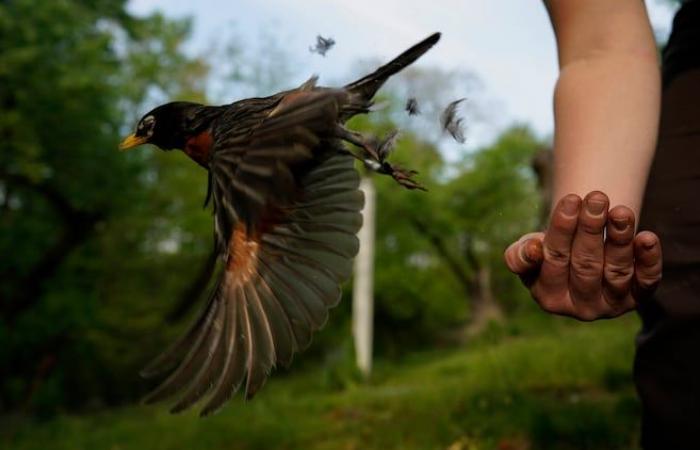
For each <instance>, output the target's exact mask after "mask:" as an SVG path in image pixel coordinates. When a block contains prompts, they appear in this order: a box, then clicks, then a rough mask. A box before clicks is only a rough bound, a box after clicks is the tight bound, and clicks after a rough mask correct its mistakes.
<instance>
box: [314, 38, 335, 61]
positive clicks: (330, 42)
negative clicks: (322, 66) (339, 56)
mask: <svg viewBox="0 0 700 450" xmlns="http://www.w3.org/2000/svg"><path fill="white" fill-rule="evenodd" d="M334 45H335V40H334V39H333V38H331V37H328V38H324V37H323V36H321V35H320V34H319V35H318V36H316V45H314V46H313V47H309V51H310V52H311V53H318V54H319V55H321V56H326V52H328V50H330V49H331V48H333V46H334Z"/></svg>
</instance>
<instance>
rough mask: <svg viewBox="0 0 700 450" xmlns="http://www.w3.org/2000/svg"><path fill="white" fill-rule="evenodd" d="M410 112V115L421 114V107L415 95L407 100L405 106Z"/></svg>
mask: <svg viewBox="0 0 700 450" xmlns="http://www.w3.org/2000/svg"><path fill="white" fill-rule="evenodd" d="M404 109H405V110H406V112H408V115H409V116H416V115H418V114H420V109H419V108H418V100H416V98H415V97H410V98H409V99H408V100H406V106H405V108H404Z"/></svg>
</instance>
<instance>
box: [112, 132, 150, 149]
mask: <svg viewBox="0 0 700 450" xmlns="http://www.w3.org/2000/svg"><path fill="white" fill-rule="evenodd" d="M147 140H148V138H147V137H145V136H136V135H135V134H130V135H129V136H127V137H126V139H124V140H123V141H122V142H121V144H119V150H121V151H125V150H129V149H131V148H134V147H138V146H139V145H143V144H145V143H146V141H147Z"/></svg>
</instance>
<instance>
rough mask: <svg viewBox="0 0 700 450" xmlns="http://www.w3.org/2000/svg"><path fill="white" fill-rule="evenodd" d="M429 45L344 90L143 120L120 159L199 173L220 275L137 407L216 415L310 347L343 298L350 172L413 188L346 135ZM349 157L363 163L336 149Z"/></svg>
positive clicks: (189, 106) (153, 367) (354, 220)
mask: <svg viewBox="0 0 700 450" xmlns="http://www.w3.org/2000/svg"><path fill="white" fill-rule="evenodd" d="M439 39H440V33H434V34H432V35H431V36H429V37H427V38H426V39H424V40H423V41H421V42H419V43H418V44H416V45H414V46H413V47H411V48H409V49H408V50H406V51H405V52H403V53H402V54H401V55H399V56H398V57H396V58H395V59H393V60H392V61H390V62H389V63H387V64H385V65H383V66H381V67H379V68H378V69H377V70H375V71H374V72H372V73H370V74H369V75H367V76H364V77H362V78H360V79H358V80H357V81H354V82H352V83H349V84H347V85H345V86H344V87H341V88H329V87H321V86H317V78H316V77H312V78H311V79H310V80H308V81H307V82H305V83H303V84H302V85H301V86H299V87H297V88H294V89H290V90H286V91H282V92H279V93H277V94H274V95H271V96H268V97H259V98H248V99H244V100H239V101H236V102H233V103H230V104H227V105H223V106H206V105H202V104H198V103H191V102H182V101H178V102H171V103H167V104H164V105H161V106H158V107H156V108H155V109H153V110H151V111H150V112H148V113H146V114H145V115H144V116H143V117H142V118H141V119H140V120H139V121H138V123H137V125H136V130H135V132H134V133H133V134H131V135H129V136H128V137H126V138H125V139H124V140H123V141H122V143H121V144H120V148H121V149H122V150H129V149H131V148H134V147H137V146H140V145H142V144H153V145H155V146H156V147H158V148H160V149H161V150H165V151H169V150H174V149H177V150H181V151H183V152H184V153H185V154H186V155H187V156H188V157H189V158H191V159H192V160H193V161H194V162H195V163H197V164H198V165H200V166H201V167H203V168H205V169H206V170H207V173H208V189H207V194H206V199H205V206H206V205H207V204H209V203H211V204H212V206H213V208H212V209H213V222H214V242H215V250H216V253H217V255H218V257H219V260H220V266H221V267H220V269H219V270H218V273H217V274H215V275H214V276H216V277H218V278H217V279H216V282H215V284H214V286H215V287H214V288H213V290H212V291H211V294H210V295H209V297H208V299H207V301H206V304H205V306H204V308H203V310H202V312H201V313H200V315H199V317H198V318H197V319H196V320H195V321H194V322H193V324H192V325H191V326H190V328H189V329H188V331H186V332H185V333H184V334H183V335H182V336H181V337H180V338H179V339H178V340H176V341H175V342H174V343H173V344H172V345H171V346H170V347H169V348H168V349H166V350H165V351H164V352H163V353H162V354H160V356H158V357H157V358H155V359H154V360H153V361H152V362H151V363H150V364H148V365H147V366H146V367H145V368H144V369H143V370H142V371H141V375H142V376H144V377H147V378H149V377H157V376H162V375H164V374H168V375H167V377H165V379H164V380H163V381H162V382H161V383H160V385H158V386H157V387H156V388H155V389H154V390H153V391H151V392H150V393H149V394H148V395H147V396H146V398H145V399H144V401H145V402H146V403H153V402H158V401H162V400H166V399H172V398H173V397H174V398H175V399H176V400H175V403H174V405H173V406H172V408H171V412H180V411H183V410H186V409H189V408H190V407H192V406H193V405H195V404H198V403H204V404H203V407H202V408H201V410H200V415H201V416H207V415H209V414H211V413H213V412H216V411H217V410H219V409H220V408H221V407H222V406H223V405H224V404H225V403H226V402H227V401H228V400H229V399H230V398H231V397H232V396H233V395H234V394H235V393H236V392H237V391H239V390H243V391H244V397H245V399H251V398H252V397H253V396H254V395H255V394H256V392H258V391H259V389H260V388H261V387H262V386H263V384H264V383H265V381H266V379H267V377H268V375H269V374H270V372H271V371H272V369H273V368H275V367H276V366H284V367H287V366H289V364H291V362H292V358H293V355H294V354H295V353H297V352H300V351H302V350H304V349H305V348H307V347H308V346H309V344H310V342H311V339H312V335H313V333H314V332H315V331H317V330H318V329H320V328H321V327H322V326H323V325H324V324H325V322H326V320H327V318H328V314H329V309H330V308H332V307H334V306H336V305H337V304H338V302H339V301H340V297H341V284H342V283H343V282H344V281H346V280H347V279H348V278H349V277H350V275H351V270H352V269H351V268H352V260H353V258H354V257H355V255H356V254H357V252H358V249H359V241H358V239H357V237H356V233H357V232H358V231H359V229H360V227H361V225H362V214H361V210H362V208H363V204H364V196H363V194H362V191H360V190H359V173H358V172H357V170H356V169H355V164H354V162H355V160H360V161H362V162H365V163H366V161H367V160H373V161H376V162H377V163H379V166H378V167H379V168H380V170H378V172H380V173H384V174H388V175H390V176H392V177H393V178H394V179H395V180H396V181H397V182H398V183H399V184H401V185H403V186H404V187H406V188H408V189H419V188H421V186H420V185H419V184H418V183H417V182H416V181H415V180H413V179H412V176H413V175H415V172H414V171H404V170H403V169H400V168H397V167H395V166H393V165H391V164H390V163H389V162H388V161H386V156H388V154H389V150H390V148H391V146H392V145H393V142H394V140H395V138H396V134H395V133H390V134H389V136H388V137H387V138H386V139H385V140H384V142H378V141H377V140H375V139H372V138H369V137H367V136H364V135H362V134H361V133H358V132H355V131H353V130H350V129H348V128H346V127H345V126H344V123H345V122H346V121H347V120H348V119H350V118H351V117H353V116H355V115H357V114H363V113H368V112H369V111H370V108H371V106H372V98H373V97H374V95H375V94H376V92H377V91H378V90H379V88H380V87H381V86H382V85H383V84H384V82H385V81H386V80H387V79H388V78H389V77H390V76H392V75H394V74H396V73H397V72H399V71H401V70H402V69H403V68H405V67H407V66H408V65H410V64H412V63H413V62H414V61H416V60H417V59H418V58H419V57H420V56H421V55H423V54H424V53H425V52H427V51H428V50H429V49H430V48H431V47H433V46H434V45H435V44H436V43H437V42H438V40H439ZM346 143H350V144H352V145H353V146H352V147H350V148H352V149H355V150H359V151H360V154H357V153H356V152H355V151H353V150H351V149H350V148H348V146H346Z"/></svg>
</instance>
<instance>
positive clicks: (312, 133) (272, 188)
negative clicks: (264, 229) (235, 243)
mask: <svg viewBox="0 0 700 450" xmlns="http://www.w3.org/2000/svg"><path fill="white" fill-rule="evenodd" d="M345 96H346V94H345V93H344V92H343V91H339V90H330V89H328V90H298V91H290V92H289V93H287V94H286V95H284V96H283V97H282V98H281V100H279V101H278V102H276V103H275V104H274V105H273V106H272V107H271V106H270V105H267V104H263V105H262V107H263V108H264V109H263V111H262V114H261V113H260V112H256V111H244V114H243V115H242V117H239V116H241V114H239V113H238V111H236V109H234V110H233V111H232V116H231V117H226V116H224V117H223V118H222V122H224V123H226V124H229V123H233V126H226V127H218V128H220V130H218V131H216V132H215V135H214V142H215V147H214V149H213V151H212V158H211V161H210V166H209V167H210V176H211V190H212V198H213V200H214V214H215V219H216V220H215V223H214V228H215V233H216V238H217V244H218V248H219V249H220V250H221V251H222V253H224V254H226V251H227V243H228V240H229V238H230V237H231V235H232V232H233V229H234V228H235V225H236V224H237V223H239V222H242V223H243V224H245V225H246V226H247V227H248V228H254V227H256V226H258V225H260V221H261V220H262V219H263V217H262V216H263V215H264V214H270V207H274V205H278V204H284V203H288V202H289V201H290V200H291V199H293V198H294V196H295V195H297V193H298V192H297V187H298V180H297V175H298V174H299V173H303V171H304V168H305V167H304V166H305V163H308V162H309V161H311V160H312V158H313V157H314V156H316V155H318V154H319V153H320V152H321V151H323V149H322V148H320V144H321V142H322V141H324V140H326V139H329V138H331V137H332V133H333V132H334V128H335V125H336V123H337V120H338V110H339V105H340V104H341V102H343V101H344V97H345ZM248 108H250V106H249V107H248ZM253 108H254V107H253Z"/></svg>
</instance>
